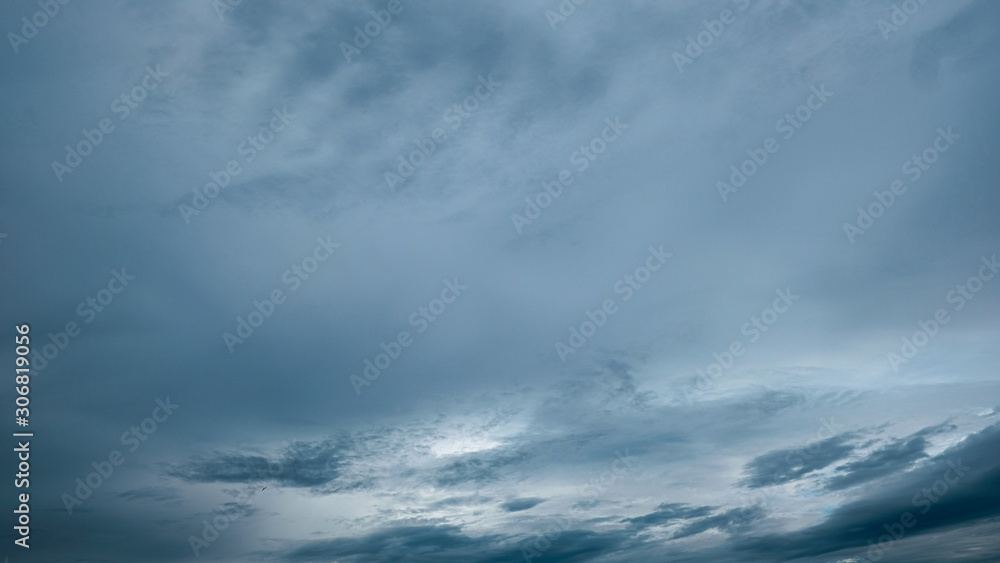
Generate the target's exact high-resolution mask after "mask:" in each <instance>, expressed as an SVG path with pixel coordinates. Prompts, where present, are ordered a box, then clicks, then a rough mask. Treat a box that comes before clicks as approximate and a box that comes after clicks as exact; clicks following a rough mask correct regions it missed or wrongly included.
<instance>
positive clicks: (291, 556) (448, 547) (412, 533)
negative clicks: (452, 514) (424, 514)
mask: <svg viewBox="0 0 1000 563" xmlns="http://www.w3.org/2000/svg"><path fill="white" fill-rule="evenodd" d="M500 540H501V538H499V537H498V536H487V537H482V538H473V537H470V536H468V535H466V534H465V533H463V532H462V529H461V528H460V527H458V526H451V525H416V526H396V527H388V528H384V529H381V530H378V531H376V532H373V533H370V534H366V535H363V536H360V537H353V538H338V539H333V540H320V541H313V542H307V543H305V544H304V545H302V546H299V547H296V548H294V549H292V550H290V551H289V552H287V554H285V555H284V557H283V560H285V561H302V562H309V561H329V560H330V559H332V558H339V559H342V560H345V561H349V562H351V563H368V562H372V563H374V562H376V561H405V560H426V561H431V560H435V561H442V562H451V561H454V562H456V563H458V562H463V561H483V560H487V559H484V556H486V554H488V553H490V552H496V551H497V550H498V542H499V541H500Z"/></svg>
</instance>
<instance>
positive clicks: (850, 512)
mask: <svg viewBox="0 0 1000 563" xmlns="http://www.w3.org/2000/svg"><path fill="white" fill-rule="evenodd" d="M956 468H957V469H956ZM947 481H951V483H948V482H947ZM935 487H937V488H936V490H935ZM905 514H908V515H909V516H910V517H912V518H913V520H914V521H915V523H911V526H910V527H904V535H903V537H902V541H903V542H906V541H908V540H909V539H910V538H912V537H914V536H920V535H923V534H927V533H931V532H937V531H943V530H947V529H949V528H952V527H954V526H959V525H974V524H977V523H982V522H986V521H988V520H989V519H991V518H996V517H997V516H1000V424H995V425H993V426H990V427H988V428H986V429H984V430H982V431H981V432H977V433H976V434H973V435H971V436H969V437H967V438H966V439H965V440H963V441H962V442H961V443H959V444H956V445H955V446H953V447H951V448H949V449H947V450H945V451H944V452H942V453H941V454H939V455H937V456H935V457H933V458H931V459H930V460H929V461H928V462H927V463H925V464H923V465H921V466H920V467H919V468H918V469H915V470H913V471H911V472H908V473H905V474H902V475H900V476H899V478H898V480H897V481H896V482H895V483H893V484H892V486H891V488H884V489H880V490H878V491H877V492H872V493H871V494H869V495H867V496H866V497H864V498H862V499H860V500H856V501H853V502H850V503H848V504H845V505H843V506H841V507H839V508H837V509H836V510H834V512H833V513H832V514H831V515H830V516H829V518H827V519H826V520H825V521H824V522H822V523H820V524H817V525H815V526H812V527H809V528H806V529H804V530H800V531H797V532H791V533H787V534H781V535H768V536H764V537H758V538H753V539H744V540H741V541H739V542H737V543H736V544H735V549H736V550H737V551H746V552H749V553H753V554H758V555H761V556H765V555H766V556H768V557H778V558H781V559H791V558H795V557H806V556H816V555H822V554H827V553H832V552H837V551H845V550H849V549H851V548H854V549H857V550H858V551H864V550H865V549H867V548H868V542H869V541H875V542H878V541H879V538H880V537H881V536H883V535H884V534H886V533H887V528H886V526H889V527H890V528H891V527H893V526H894V525H896V524H898V523H900V522H903V523H904V524H905V523H907V522H910V520H909V518H908V517H906V516H904V515H905ZM904 520H905V522H904ZM890 539H892V538H891V537H890ZM845 552H846V551H845Z"/></svg>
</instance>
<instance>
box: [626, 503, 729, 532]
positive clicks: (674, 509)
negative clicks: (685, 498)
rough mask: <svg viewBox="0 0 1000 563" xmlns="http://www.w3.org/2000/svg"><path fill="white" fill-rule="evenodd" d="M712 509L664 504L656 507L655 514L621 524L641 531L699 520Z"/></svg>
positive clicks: (628, 519)
mask: <svg viewBox="0 0 1000 563" xmlns="http://www.w3.org/2000/svg"><path fill="white" fill-rule="evenodd" d="M714 509H715V508H714V507H711V506H688V505H686V504H684V503H676V502H671V503H667V502H665V503H663V504H661V505H660V506H658V507H656V511H655V512H650V513H649V514H646V515H643V516H638V517H636V518H627V519H625V520H622V522H625V523H628V524H629V525H630V526H632V527H634V528H639V529H642V528H648V527H650V526H659V525H661V524H668V523H670V522H674V521H676V520H690V519H693V518H701V517H703V516H708V515H709V514H711V512H712V511H713V510H714Z"/></svg>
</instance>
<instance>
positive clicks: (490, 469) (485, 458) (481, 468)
mask: <svg viewBox="0 0 1000 563" xmlns="http://www.w3.org/2000/svg"><path fill="white" fill-rule="evenodd" d="M535 455H536V454H535V453H534V452H532V451H529V450H527V449H506V448H505V449H502V450H501V451H489V452H483V453H479V452H477V453H471V454H465V455H463V456H461V458H460V459H457V460H455V461H452V462H448V463H447V464H446V465H444V466H443V467H441V468H440V469H438V470H437V471H436V472H435V475H434V477H433V480H434V483H435V484H436V485H437V486H439V487H454V486H456V485H460V484H463V483H473V484H476V485H482V484H485V483H489V482H492V481H495V480H497V479H499V478H500V476H501V472H502V471H503V470H504V469H507V468H510V467H511V466H514V465H517V464H520V463H524V462H526V461H528V460H530V459H532V458H533V457H535Z"/></svg>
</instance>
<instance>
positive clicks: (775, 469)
mask: <svg viewBox="0 0 1000 563" xmlns="http://www.w3.org/2000/svg"><path fill="white" fill-rule="evenodd" d="M854 439H855V436H854V435H852V434H841V435H838V436H834V437H832V438H827V439H826V440H821V441H819V442H814V443H812V444H809V445H808V446H805V447H799V448H789V449H782V450H775V451H772V452H768V453H766V454H763V455H760V456H758V457H756V458H754V459H753V460H752V461H750V463H748V464H746V466H745V467H744V468H743V470H744V472H746V473H748V474H749V475H747V477H746V478H745V479H744V480H743V481H742V483H743V484H744V485H746V486H748V487H750V488H760V487H770V486H772V485H780V484H782V483H788V482H790V481H795V480H797V479H801V478H802V477H804V476H806V475H808V474H809V473H812V472H813V471H818V470H820V469H823V468H824V467H827V466H829V465H830V464H833V463H836V462H838V461H840V460H842V459H845V458H847V457H848V456H850V455H851V452H853V451H854V446H853V445H851V444H850V442H852V441H853V440H854Z"/></svg>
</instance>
